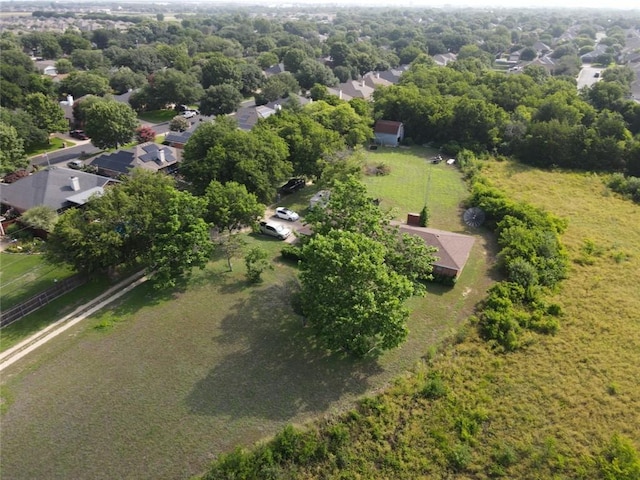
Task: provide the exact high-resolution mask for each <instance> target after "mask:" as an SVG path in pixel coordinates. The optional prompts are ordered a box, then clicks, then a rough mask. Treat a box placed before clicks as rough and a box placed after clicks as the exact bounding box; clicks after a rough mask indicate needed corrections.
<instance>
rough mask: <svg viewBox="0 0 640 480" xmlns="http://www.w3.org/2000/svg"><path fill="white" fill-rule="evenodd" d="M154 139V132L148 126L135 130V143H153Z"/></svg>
mask: <svg viewBox="0 0 640 480" xmlns="http://www.w3.org/2000/svg"><path fill="white" fill-rule="evenodd" d="M155 139H156V131H155V130H154V129H153V128H151V127H149V126H142V127H138V128H137V129H136V141H137V142H138V143H146V142H153V141H154V140H155Z"/></svg>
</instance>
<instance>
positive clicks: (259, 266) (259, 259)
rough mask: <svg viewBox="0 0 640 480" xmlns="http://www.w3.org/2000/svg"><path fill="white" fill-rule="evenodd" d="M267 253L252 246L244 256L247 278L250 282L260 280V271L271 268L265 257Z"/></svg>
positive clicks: (267, 255)
mask: <svg viewBox="0 0 640 480" xmlns="http://www.w3.org/2000/svg"><path fill="white" fill-rule="evenodd" d="M268 257H269V254H268V253H267V252H266V251H265V250H263V249H262V248H260V247H253V248H252V249H251V250H249V252H247V254H246V255H245V257H244V262H245V265H246V266H247V278H248V279H249V281H250V282H251V283H258V282H260V281H262V273H263V272H264V271H265V270H268V269H273V265H271V264H270V263H269V261H268V260H267V258H268Z"/></svg>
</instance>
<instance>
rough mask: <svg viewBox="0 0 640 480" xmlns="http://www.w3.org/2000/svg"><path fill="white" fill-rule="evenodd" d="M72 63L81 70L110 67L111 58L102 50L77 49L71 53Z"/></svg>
mask: <svg viewBox="0 0 640 480" xmlns="http://www.w3.org/2000/svg"><path fill="white" fill-rule="evenodd" d="M71 64H72V65H73V66H74V67H76V68H78V69H80V70H97V69H100V68H108V67H109V60H108V59H107V58H105V56H104V55H103V53H102V51H101V50H90V49H89V50H75V51H74V52H73V53H72V54H71Z"/></svg>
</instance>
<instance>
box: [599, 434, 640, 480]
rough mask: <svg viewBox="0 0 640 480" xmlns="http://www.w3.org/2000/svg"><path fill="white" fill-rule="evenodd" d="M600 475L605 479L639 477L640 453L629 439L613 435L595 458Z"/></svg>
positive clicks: (631, 478)
mask: <svg viewBox="0 0 640 480" xmlns="http://www.w3.org/2000/svg"><path fill="white" fill-rule="evenodd" d="M596 465H597V467H598V470H599V473H600V476H599V478H603V479H605V480H637V479H638V478H640V455H639V454H638V451H637V450H636V449H635V448H634V446H633V444H632V443H631V441H629V440H628V439H626V438H624V437H622V436H620V435H614V436H613V437H612V438H611V440H610V441H609V443H608V444H607V445H606V446H605V447H604V448H603V450H602V453H601V454H600V455H599V456H598V457H597V458H596Z"/></svg>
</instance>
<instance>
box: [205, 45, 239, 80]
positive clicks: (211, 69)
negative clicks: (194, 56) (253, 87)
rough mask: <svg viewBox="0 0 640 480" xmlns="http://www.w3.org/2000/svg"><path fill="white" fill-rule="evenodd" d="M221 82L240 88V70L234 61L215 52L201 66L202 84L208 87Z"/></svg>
mask: <svg viewBox="0 0 640 480" xmlns="http://www.w3.org/2000/svg"><path fill="white" fill-rule="evenodd" d="M223 83H229V84H231V85H234V86H236V87H237V88H238V89H240V87H241V85H242V72H241V70H240V67H239V66H238V64H237V63H236V61H234V60H232V59H230V58H227V57H225V56H224V55H223V54H221V53H216V54H214V55H213V56H212V57H211V59H209V61H208V62H207V63H205V64H204V65H203V66H202V86H203V87H204V88H209V87H210V86H211V85H222V84H223Z"/></svg>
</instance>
